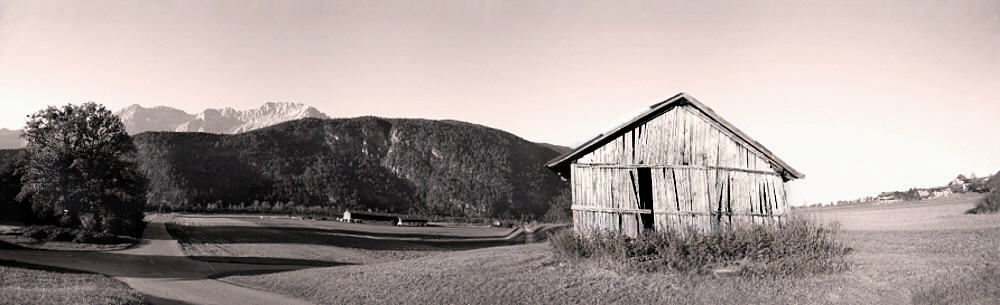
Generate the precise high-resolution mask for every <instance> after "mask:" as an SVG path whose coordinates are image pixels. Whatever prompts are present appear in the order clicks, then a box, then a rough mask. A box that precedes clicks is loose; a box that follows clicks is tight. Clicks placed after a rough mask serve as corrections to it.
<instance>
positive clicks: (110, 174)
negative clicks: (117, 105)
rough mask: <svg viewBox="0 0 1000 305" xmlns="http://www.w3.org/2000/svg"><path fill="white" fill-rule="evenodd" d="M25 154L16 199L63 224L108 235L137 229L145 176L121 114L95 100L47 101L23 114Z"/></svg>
mask: <svg viewBox="0 0 1000 305" xmlns="http://www.w3.org/2000/svg"><path fill="white" fill-rule="evenodd" d="M22 137H24V139H25V140H27V142H28V145H27V151H28V154H29V157H28V158H29V159H28V162H27V165H26V168H25V169H26V170H25V173H24V176H23V177H22V184H23V186H22V189H21V193H20V194H18V198H19V200H24V201H26V202H30V203H31V206H32V211H33V212H34V214H35V215H36V216H37V217H39V218H41V219H43V220H48V221H53V222H54V221H58V222H59V224H60V225H62V226H66V227H78V228H82V229H84V230H87V231H95V232H104V233H110V234H132V235H137V234H139V233H141V231H142V227H143V224H142V217H143V214H142V211H143V206H144V205H145V201H146V195H145V179H144V178H143V177H142V175H140V173H139V172H138V170H137V167H136V165H135V162H134V160H133V159H134V158H135V152H136V149H135V145H134V144H133V143H132V138H131V137H130V136H129V135H128V134H127V133H126V132H125V125H124V124H122V122H121V119H119V118H118V117H117V116H115V115H114V114H112V113H111V111H109V110H108V109H107V108H105V107H104V106H102V105H98V104H95V103H92V102H90V103H85V104H83V105H78V106H77V105H66V106H62V107H53V106H49V107H48V108H46V109H43V110H41V111H38V112H37V113H35V114H32V115H30V116H29V117H28V123H27V125H26V126H25V129H24V133H23V135H22Z"/></svg>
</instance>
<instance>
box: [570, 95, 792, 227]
mask: <svg viewBox="0 0 1000 305" xmlns="http://www.w3.org/2000/svg"><path fill="white" fill-rule="evenodd" d="M748 147H749V146H748V145H746V144H745V143H744V142H742V141H741V140H739V139H738V138H736V137H735V136H732V135H731V134H730V133H728V132H725V131H724V130H723V127H721V125H719V124H716V123H714V122H712V121H711V120H709V119H707V117H705V116H704V115H703V114H701V113H700V112H699V111H698V110H697V109H694V108H691V107H690V106H678V107H675V108H674V109H671V110H669V111H667V112H665V113H663V114H662V115H659V116H657V117H655V118H652V119H651V120H649V121H647V122H645V123H644V124H641V125H639V126H638V127H636V128H635V129H633V130H631V131H628V132H625V133H624V134H622V135H621V136H619V137H617V138H615V139H614V140H612V141H611V142H608V143H607V144H605V145H603V146H601V147H599V148H597V149H595V150H594V151H592V152H590V153H588V154H586V155H584V156H582V157H581V158H579V159H577V160H575V162H574V163H573V164H572V165H571V176H570V177H571V186H572V198H573V223H574V226H575V228H577V230H578V231H581V232H584V231H591V230H614V231H621V232H623V233H626V234H629V235H636V234H639V233H641V232H642V230H643V229H642V228H643V224H642V220H641V218H640V216H639V215H640V213H653V214H654V216H653V227H654V229H656V230H665V229H686V228H687V227H694V228H696V229H698V230H713V229H725V228H730V227H732V226H739V225H745V224H751V223H757V224H769V223H773V222H775V221H779V220H780V218H781V217H783V216H785V215H787V213H788V202H787V200H786V198H785V189H784V182H783V180H782V178H781V177H780V176H779V175H778V173H777V172H776V170H775V169H774V167H773V166H772V165H771V164H770V163H769V162H768V161H767V159H766V158H764V157H762V155H761V154H760V153H758V152H757V151H755V150H753V149H752V148H748ZM639 167H649V168H650V169H651V178H652V187H653V190H652V194H653V209H652V210H651V211H650V210H641V209H639V206H640V205H639V202H640V199H639V189H638V187H639V183H638V181H637V177H638V173H637V168H639Z"/></svg>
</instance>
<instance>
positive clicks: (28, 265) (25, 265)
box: [0, 259, 98, 274]
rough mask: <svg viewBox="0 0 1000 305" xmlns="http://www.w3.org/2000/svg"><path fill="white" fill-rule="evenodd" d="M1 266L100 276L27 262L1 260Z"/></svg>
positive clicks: (88, 272)
mask: <svg viewBox="0 0 1000 305" xmlns="http://www.w3.org/2000/svg"><path fill="white" fill-rule="evenodd" d="M0 266H4V267H13V268H25V269H35V270H42V271H52V272H59V273H79V274H98V273H95V272H90V271H84V270H77V269H70V268H62V267H55V266H46V265H38V264H31V263H25V262H19V261H12V260H5V259H0Z"/></svg>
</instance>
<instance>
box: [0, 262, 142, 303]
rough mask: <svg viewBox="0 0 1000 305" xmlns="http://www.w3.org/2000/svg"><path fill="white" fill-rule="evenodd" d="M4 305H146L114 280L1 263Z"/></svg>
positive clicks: (0, 299) (0, 288) (0, 287)
mask: <svg viewBox="0 0 1000 305" xmlns="http://www.w3.org/2000/svg"><path fill="white" fill-rule="evenodd" d="M0 304H25V305H28V304H145V301H144V300H143V295H142V294H141V293H139V292H138V291H135V290H134V289H132V288H130V287H128V285H125V284H124V283H122V282H119V281H117V280H114V279H112V278H109V277H106V276H103V275H99V274H93V273H86V272H82V271H73V270H66V269H60V268H53V267H46V266H38V265H31V264H25V263H19V262H12V261H4V260H0Z"/></svg>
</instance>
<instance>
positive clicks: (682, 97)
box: [545, 92, 805, 181]
mask: <svg viewBox="0 0 1000 305" xmlns="http://www.w3.org/2000/svg"><path fill="white" fill-rule="evenodd" d="M685 103H686V104H688V105H691V106H693V107H694V108H695V109H698V110H699V111H701V112H702V113H703V114H705V116H707V117H708V118H709V119H710V120H713V121H715V122H716V123H719V125H721V126H722V127H723V128H724V129H725V130H724V132H728V133H730V134H732V135H733V136H736V137H738V138H740V139H741V140H743V141H744V142H746V143H747V144H749V145H750V146H751V148H753V149H756V150H757V151H758V152H759V153H761V154H762V155H764V157H765V158H767V159H769V160H770V161H772V162H774V163H775V165H777V166H778V167H781V168H780V170H781V171H782V172H781V175H782V177H785V179H786V181H789V180H794V179H802V178H805V175H804V174H802V173H801V172H799V171H797V170H795V169H794V168H792V167H791V166H790V165H788V163H785V161H783V160H781V158H778V156H776V155H774V153H772V152H771V151H770V150H768V149H767V148H766V147H764V145H762V144H760V143H759V142H757V140H754V139H753V138H751V137H750V136H748V135H747V134H745V133H743V131H741V130H740V129H739V128H736V126H733V124H732V123H729V121H726V119H724V118H722V117H721V116H719V115H718V114H717V113H715V111H714V110H712V108H711V107H708V106H706V105H705V104H702V103H701V102H699V101H698V100H697V99H695V98H694V97H692V96H690V95H688V94H687V93H684V92H681V93H678V94H676V95H674V96H672V97H670V98H668V99H666V100H664V101H662V102H659V103H656V104H653V105H651V106H649V109H648V110H646V111H645V112H643V113H641V114H639V115H638V116H636V117H634V118H632V119H630V120H628V121H626V122H624V123H622V124H620V125H618V126H616V127H615V128H612V129H611V130H610V131H608V132H605V133H602V134H599V135H598V136H596V137H594V138H593V139H591V140H590V141H587V142H585V143H583V144H581V145H580V146H579V147H577V148H575V149H573V150H571V151H569V152H567V153H564V154H562V155H559V156H558V157H555V158H553V159H552V160H549V161H548V162H546V163H545V167H548V168H549V169H551V170H553V171H556V172H560V167H566V166H568V163H567V162H568V161H570V160H573V159H576V158H579V157H581V156H583V155H584V154H586V153H589V152H590V151H591V150H593V149H595V148H596V147H597V146H599V145H602V144H605V142H606V141H607V140H610V139H613V138H614V137H617V136H618V135H620V134H621V133H624V132H625V131H627V130H628V129H630V127H634V126H637V125H639V124H642V123H644V122H646V121H647V120H648V119H650V118H652V117H655V116H657V115H660V114H662V113H663V112H664V110H667V109H670V108H671V107H672V106H675V105H684V104H685Z"/></svg>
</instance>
